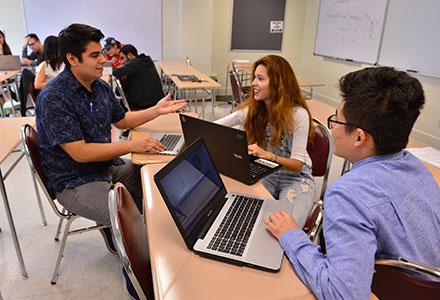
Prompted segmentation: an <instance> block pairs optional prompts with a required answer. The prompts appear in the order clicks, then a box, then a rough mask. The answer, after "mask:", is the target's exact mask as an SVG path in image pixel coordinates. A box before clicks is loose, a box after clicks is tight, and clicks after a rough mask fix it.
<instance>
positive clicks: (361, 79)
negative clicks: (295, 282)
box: [265, 67, 440, 299]
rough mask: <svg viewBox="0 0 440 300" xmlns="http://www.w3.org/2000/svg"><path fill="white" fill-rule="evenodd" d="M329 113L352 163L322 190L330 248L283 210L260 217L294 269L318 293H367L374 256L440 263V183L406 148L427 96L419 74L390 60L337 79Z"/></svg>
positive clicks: (339, 149)
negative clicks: (393, 65) (316, 241)
mask: <svg viewBox="0 0 440 300" xmlns="http://www.w3.org/2000/svg"><path fill="white" fill-rule="evenodd" d="M340 90H341V95H342V101H341V102H340V104H339V106H338V108H337V110H336V114H335V115H332V116H330V117H329V119H328V127H329V128H330V129H331V130H332V135H333V139H334V143H335V154H336V155H338V156H340V157H342V158H345V159H347V160H348V161H350V162H351V163H353V168H352V170H351V171H350V172H348V173H346V174H345V175H343V176H342V177H341V178H340V179H339V180H338V181H336V182H335V183H334V184H333V185H332V186H331V187H330V188H329V189H328V191H327V193H326V195H325V201H324V229H323V230H324V237H325V242H326V246H327V247H326V250H327V255H323V253H322V251H321V248H320V246H318V245H316V244H314V243H312V242H311V241H310V240H309V239H308V237H307V236H306V234H305V233H304V232H303V231H302V230H301V229H300V228H299V227H298V225H297V224H296V222H295V220H293V219H292V218H291V217H290V215H289V214H288V213H286V212H275V213H273V214H272V215H271V216H270V217H269V218H267V219H266V220H265V224H266V226H267V228H268V229H269V231H270V232H272V234H273V235H274V236H276V237H277V238H278V239H279V242H280V244H281V246H282V248H283V249H284V251H285V252H286V254H287V256H288V257H289V260H290V261H291V263H292V264H293V266H294V268H295V270H296V273H297V274H298V276H299V277H300V278H301V280H302V281H303V282H304V283H305V284H306V285H307V286H308V287H309V288H310V290H311V291H313V293H314V294H315V295H316V297H317V298H318V299H369V297H370V293H371V282H372V277H373V273H374V261H375V259H379V258H390V257H392V258H399V257H405V258H408V259H411V260H414V261H418V262H421V263H424V264H427V265H431V266H434V267H440V255H439V245H440V189H439V186H438V184H437V183H436V181H435V180H434V178H433V176H432V174H431V173H430V172H429V171H428V170H427V169H426V168H425V166H424V165H423V164H422V163H421V162H420V161H419V160H418V159H417V158H415V157H414V156H413V155H411V154H410V153H409V152H407V151H405V150H403V149H404V148H405V146H406V144H407V143H408V137H409V134H410V132H411V129H412V127H413V125H414V122H415V121H416V119H417V117H418V116H419V114H420V110H421V109H422V107H423V104H424V102H425V97H424V93H423V89H422V86H421V84H420V82H419V81H418V80H417V79H415V78H412V77H410V76H408V75H407V74H406V73H405V72H398V71H396V70H394V69H392V68H387V67H380V68H366V69H363V70H360V71H356V72H352V73H349V74H347V75H345V76H344V77H342V78H341V80H340Z"/></svg>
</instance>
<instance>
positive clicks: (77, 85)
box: [58, 68, 105, 96]
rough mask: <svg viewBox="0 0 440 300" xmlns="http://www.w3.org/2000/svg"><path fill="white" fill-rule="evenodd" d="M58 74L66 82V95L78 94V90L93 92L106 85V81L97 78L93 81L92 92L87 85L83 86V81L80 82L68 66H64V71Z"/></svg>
mask: <svg viewBox="0 0 440 300" xmlns="http://www.w3.org/2000/svg"><path fill="white" fill-rule="evenodd" d="M58 76H61V78H63V79H64V80H63V82H64V83H65V86H64V87H65V88H66V90H65V91H66V93H67V94H66V95H67V96H70V95H72V94H76V93H77V92H78V90H81V91H83V92H86V93H87V94H93V91H94V90H95V89H96V88H98V87H100V86H102V85H104V84H105V83H103V82H102V81H101V79H99V78H98V79H96V80H95V81H93V82H92V85H91V87H92V91H91V92H90V91H89V90H88V89H87V88H86V87H85V86H83V85H82V84H81V82H79V80H78V79H76V77H75V76H74V75H73V73H72V72H71V71H70V70H69V69H68V68H64V71H63V72H61V74H59V75H58Z"/></svg>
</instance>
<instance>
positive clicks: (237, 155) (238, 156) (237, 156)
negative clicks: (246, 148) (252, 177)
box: [232, 153, 243, 159]
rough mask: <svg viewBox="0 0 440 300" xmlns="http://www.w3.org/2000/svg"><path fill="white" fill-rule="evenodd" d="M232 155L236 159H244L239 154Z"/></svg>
mask: <svg viewBox="0 0 440 300" xmlns="http://www.w3.org/2000/svg"><path fill="white" fill-rule="evenodd" d="M232 155H234V157H235V158H238V159H243V156H241V155H239V154H237V153H232Z"/></svg>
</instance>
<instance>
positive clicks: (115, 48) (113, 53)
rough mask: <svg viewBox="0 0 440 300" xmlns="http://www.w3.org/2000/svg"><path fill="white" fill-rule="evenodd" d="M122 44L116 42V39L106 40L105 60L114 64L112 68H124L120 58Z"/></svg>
mask: <svg viewBox="0 0 440 300" xmlns="http://www.w3.org/2000/svg"><path fill="white" fill-rule="evenodd" d="M121 48H122V44H121V43H120V42H119V41H117V40H115V38H112V37H108V38H106V39H105V43H104V51H105V58H106V59H107V60H108V61H111V62H112V68H117V67H119V66H122V65H123V64H124V61H123V60H122V58H121V57H120V55H119V54H120V53H121Z"/></svg>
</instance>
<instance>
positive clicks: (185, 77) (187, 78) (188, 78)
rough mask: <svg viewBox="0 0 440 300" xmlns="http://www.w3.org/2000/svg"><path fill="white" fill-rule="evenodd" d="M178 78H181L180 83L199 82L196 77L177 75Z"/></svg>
mask: <svg viewBox="0 0 440 300" xmlns="http://www.w3.org/2000/svg"><path fill="white" fill-rule="evenodd" d="M176 76H177V78H179V80H180V81H192V82H199V81H200V80H199V78H197V76H195V75H176Z"/></svg>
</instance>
